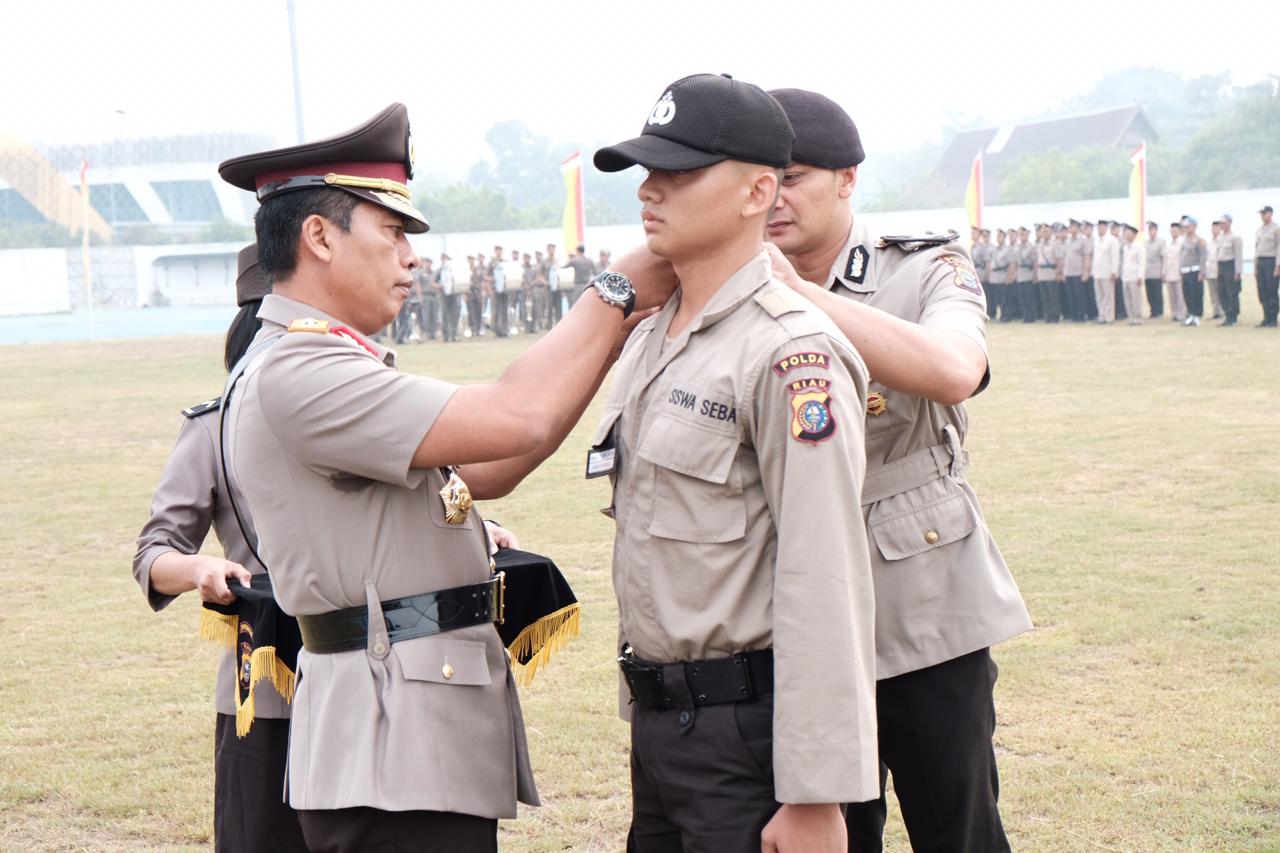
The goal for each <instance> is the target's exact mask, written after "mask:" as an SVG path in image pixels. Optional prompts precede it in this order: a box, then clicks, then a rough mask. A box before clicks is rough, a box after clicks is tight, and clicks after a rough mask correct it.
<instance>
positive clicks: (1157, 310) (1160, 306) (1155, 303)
mask: <svg viewBox="0 0 1280 853" xmlns="http://www.w3.org/2000/svg"><path fill="white" fill-rule="evenodd" d="M1146 286H1147V304H1148V305H1150V306H1151V318H1152V319H1153V320H1154V319H1155V318H1156V317H1163V316H1164V282H1162V281H1161V280H1160V279H1158V278H1149V279H1147V280H1146Z"/></svg>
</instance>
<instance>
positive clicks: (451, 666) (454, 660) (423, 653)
mask: <svg viewBox="0 0 1280 853" xmlns="http://www.w3.org/2000/svg"><path fill="white" fill-rule="evenodd" d="M391 648H392V650H393V651H394V652H395V654H396V657H397V658H399V660H400V669H401V671H403V672H404V677H405V678H407V679H409V680H410V681H433V682H435V683H437V684H470V685H476V684H489V683H490V682H491V681H492V679H491V678H490V677H489V662H488V658H487V657H486V655H485V644H484V643H480V642H476V641H475V640H448V639H444V638H442V637H417V638H415V639H412V640H405V641H404V642H401V643H396V644H395V645H393V646H392V647H391Z"/></svg>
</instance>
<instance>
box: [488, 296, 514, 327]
mask: <svg viewBox="0 0 1280 853" xmlns="http://www.w3.org/2000/svg"><path fill="white" fill-rule="evenodd" d="M508 303H509V299H508V297H507V292H506V291H505V290H504V291H502V292H501V293H495V294H493V321H492V322H493V333H494V334H495V335H497V336H498V337H500V338H505V337H506V336H507V325H508V323H507V321H508V320H509V319H510V316H509V314H508V311H507V308H508Z"/></svg>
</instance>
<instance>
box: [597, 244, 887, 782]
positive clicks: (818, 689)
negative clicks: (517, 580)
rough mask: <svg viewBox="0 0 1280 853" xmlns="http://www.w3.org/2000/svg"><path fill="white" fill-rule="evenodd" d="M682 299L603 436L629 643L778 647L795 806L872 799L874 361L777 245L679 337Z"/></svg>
mask: <svg viewBox="0 0 1280 853" xmlns="http://www.w3.org/2000/svg"><path fill="white" fill-rule="evenodd" d="M678 302H679V296H678V294H677V296H676V297H673V298H672V300H671V301H670V302H668V303H667V305H666V307H665V308H664V309H663V310H662V311H661V312H660V313H659V314H658V315H656V316H655V317H654V318H651V319H648V320H645V321H644V322H643V323H641V324H640V325H639V326H638V327H637V329H636V331H635V333H633V334H632V335H631V338H630V340H629V341H628V342H627V345H626V349H625V350H624V351H623V354H622V357H621V359H620V361H619V363H618V367H617V374H616V376H615V378H614V384H613V391H612V393H611V395H610V398H609V401H608V404H607V406H606V409H605V414H604V416H603V419H602V420H601V422H600V426H599V429H598V430H597V434H596V442H595V443H596V444H597V445H601V444H603V443H606V442H607V440H608V439H609V437H610V435H611V434H612V437H613V441H614V443H615V446H616V451H617V464H616V467H615V469H614V472H613V473H612V474H611V475H610V476H611V479H612V480H613V485H614V489H613V506H612V508H611V510H612V515H613V517H614V519H615V521H616V522H617V533H616V537H615V540H614V550H613V580H614V589H615V592H616V594H617V597H618V613H619V619H620V636H621V639H622V640H623V641H625V642H626V643H628V644H630V645H631V647H632V648H633V649H634V651H635V654H636V656H637V657H639V658H641V659H644V660H648V661H653V662H662V663H667V662H674V661H695V660H705V659H714V658H723V657H727V656H729V655H732V654H736V653H738V652H744V651H754V650H758V649H768V648H772V649H773V655H774V698H773V701H774V709H773V765H774V789H775V796H776V797H777V799H778V801H779V802H783V803H830V802H860V801H865V800H868V799H872V798H874V797H876V796H877V795H878V794H879V769H878V768H879V759H878V751H877V745H876V724H875V658H874V650H873V642H874V639H873V636H874V620H875V613H874V603H873V602H874V593H873V592H872V589H871V572H870V567H869V565H868V561H867V542H866V531H865V530H863V529H862V528H861V527H860V526H859V525H857V524H854V525H850V524H849V518H850V516H851V514H852V513H856V512H857V509H856V508H857V507H858V505H859V503H860V485H861V483H862V473H863V465H864V463H863V419H864V414H863V410H864V407H865V403H864V400H865V398H866V390H867V376H866V368H865V367H864V366H863V364H862V360H861V358H860V357H859V356H858V355H857V353H856V352H854V350H853V348H852V346H851V345H850V344H849V342H848V341H847V340H846V339H845V337H844V336H843V335H842V334H841V333H840V331H839V330H838V329H837V328H836V326H835V324H834V323H833V322H831V320H830V319H829V318H828V317H826V316H825V315H824V314H822V313H821V312H820V311H818V310H817V309H816V308H814V306H813V305H812V304H811V303H809V302H807V301H806V300H805V299H803V298H802V297H800V296H798V295H796V294H795V293H794V292H792V291H791V290H789V289H788V288H787V287H786V286H784V285H783V284H781V283H780V282H778V281H777V280H775V279H773V278H772V274H771V270H770V264H769V258H768V255H766V254H764V253H761V254H759V255H757V256H756V257H754V258H752V259H751V261H750V262H748V263H747V264H746V265H745V266H743V267H742V268H741V269H740V270H739V271H738V272H736V273H735V274H734V275H733V276H732V277H730V278H729V279H728V281H726V282H725V284H724V285H723V286H722V287H721V288H720V289H719V290H718V291H717V292H716V293H715V295H714V296H713V297H712V298H711V301H710V302H709V303H708V304H707V306H706V307H705V308H704V309H703V311H702V313H701V314H700V315H699V316H698V317H697V318H696V319H694V320H693V322H692V323H691V324H690V326H689V327H688V328H687V329H686V330H685V331H683V332H682V333H681V334H680V335H679V336H677V338H676V339H675V340H674V341H669V342H668V341H667V338H666V334H667V329H668V328H669V326H670V323H671V319H672V317H673V316H674V315H675V311H676V308H677V307H678ZM806 416H807V417H808V421H807V422H805V423H806V424H807V425H806V426H802V419H803V418H804V417H806ZM623 715H624V717H625V716H628V713H627V708H626V705H625V703H624V706H623Z"/></svg>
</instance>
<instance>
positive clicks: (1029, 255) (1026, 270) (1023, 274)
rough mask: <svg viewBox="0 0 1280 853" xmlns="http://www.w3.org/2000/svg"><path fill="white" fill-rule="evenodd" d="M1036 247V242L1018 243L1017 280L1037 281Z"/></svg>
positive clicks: (1024, 281)
mask: <svg viewBox="0 0 1280 853" xmlns="http://www.w3.org/2000/svg"><path fill="white" fill-rule="evenodd" d="M1035 277H1036V247H1035V244H1034V243H1023V242H1019V243H1018V269H1017V271H1016V279H1015V282H1023V283H1026V282H1030V281H1035Z"/></svg>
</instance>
